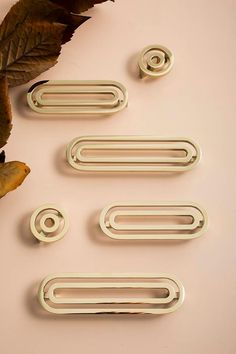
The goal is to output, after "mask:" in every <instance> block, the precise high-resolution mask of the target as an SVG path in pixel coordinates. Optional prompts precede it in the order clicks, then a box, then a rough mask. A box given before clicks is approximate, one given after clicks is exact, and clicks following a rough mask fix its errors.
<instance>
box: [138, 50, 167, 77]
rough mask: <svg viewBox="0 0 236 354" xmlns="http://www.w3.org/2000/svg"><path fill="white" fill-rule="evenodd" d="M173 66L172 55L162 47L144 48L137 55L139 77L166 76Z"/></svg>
mask: <svg viewBox="0 0 236 354" xmlns="http://www.w3.org/2000/svg"><path fill="white" fill-rule="evenodd" d="M173 64H174V55H173V53H172V52H171V51H170V50H169V49H167V48H166V47H163V46H162V45H158V44H157V45H150V46H148V47H145V48H144V49H143V50H142V52H141V53H140V55H139V61H138V65H139V69H140V77H141V78H144V77H147V76H149V77H154V78H157V77H160V76H163V75H166V74H167V73H168V72H169V71H170V70H171V69H172V66H173Z"/></svg>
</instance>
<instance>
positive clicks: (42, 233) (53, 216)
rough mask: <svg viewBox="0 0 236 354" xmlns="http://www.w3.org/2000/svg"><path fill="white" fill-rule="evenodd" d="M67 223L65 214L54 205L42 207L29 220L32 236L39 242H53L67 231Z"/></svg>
mask: <svg viewBox="0 0 236 354" xmlns="http://www.w3.org/2000/svg"><path fill="white" fill-rule="evenodd" d="M68 228H69V221H68V218H67V215H66V214H65V212H64V211H63V210H62V209H61V208H59V207H58V206H56V205H54V204H46V205H42V206H41V207H39V208H38V209H36V210H35V211H34V213H33V214H32V216H31V218H30V229H31V232H32V234H33V235H34V236H35V237H36V238H37V239H38V240H39V241H41V242H47V243H50V242H55V241H58V240H60V239H61V238H63V237H64V236H65V234H66V232H67V231H68Z"/></svg>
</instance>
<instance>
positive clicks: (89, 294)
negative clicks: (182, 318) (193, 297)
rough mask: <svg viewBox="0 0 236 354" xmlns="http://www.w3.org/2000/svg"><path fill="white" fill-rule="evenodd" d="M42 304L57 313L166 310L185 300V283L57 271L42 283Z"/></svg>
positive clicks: (141, 276) (163, 278) (146, 276)
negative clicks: (60, 272)
mask: <svg viewBox="0 0 236 354" xmlns="http://www.w3.org/2000/svg"><path fill="white" fill-rule="evenodd" d="M38 297H39V301H40V303H41V305H42V307H43V308H44V309H45V310H47V311H49V312H52V313H55V314H155V315H157V314H165V313H169V312H173V311H175V310H176V309H177V308H178V307H180V305H181V304H182V303H183V301H184V288H183V286H182V284H181V283H180V282H179V281H177V280H176V279H174V278H173V277H169V276H166V275H163V274H161V275H154V274H151V275H149V274H136V275H133V274H125V275H124V274H116V275H114V274H110V275H100V274H89V275H87V274H78V273H69V274H64V273H62V274H56V275H52V276H48V277H46V278H45V279H44V280H43V281H42V283H41V284H40V287H39V292H38Z"/></svg>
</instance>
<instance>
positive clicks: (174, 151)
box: [66, 136, 201, 172]
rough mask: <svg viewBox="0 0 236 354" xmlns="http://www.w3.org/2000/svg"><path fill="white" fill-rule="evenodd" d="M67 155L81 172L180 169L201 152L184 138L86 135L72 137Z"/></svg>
mask: <svg viewBox="0 0 236 354" xmlns="http://www.w3.org/2000/svg"><path fill="white" fill-rule="evenodd" d="M66 155H67V161H68V162H69V164H70V165H71V166H72V167H73V168H75V169H77V170H80V171H106V172H115V171H118V172H183V171H187V170H190V169H191V168H193V167H194V166H195V165H196V164H197V163H198V162H199V160H200V157H201V151H200V148H199V147H198V145H197V144H196V143H194V142H193V141H192V140H190V139H187V138H159V137H148V136H146V137H145V136H87V137H79V138H75V139H73V140H72V141H71V142H70V143H69V144H68V146H67V151H66Z"/></svg>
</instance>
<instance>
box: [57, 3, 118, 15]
mask: <svg viewBox="0 0 236 354" xmlns="http://www.w3.org/2000/svg"><path fill="white" fill-rule="evenodd" d="M51 1H52V2H53V3H55V4H58V5H60V6H63V7H64V8H66V9H67V10H68V11H71V12H73V13H75V14H80V13H82V12H84V11H87V10H89V9H91V8H92V7H93V6H94V5H97V4H101V3H103V2H106V1H113V2H114V1H115V0H51Z"/></svg>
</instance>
